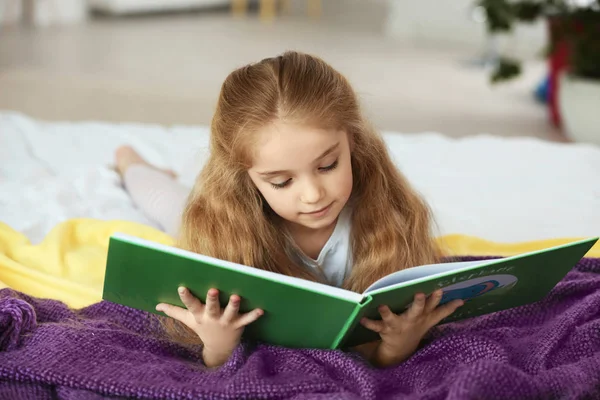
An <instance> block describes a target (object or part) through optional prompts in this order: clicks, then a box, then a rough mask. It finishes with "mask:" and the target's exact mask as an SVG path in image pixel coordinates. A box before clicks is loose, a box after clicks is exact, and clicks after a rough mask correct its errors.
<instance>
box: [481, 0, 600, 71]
mask: <svg viewBox="0 0 600 400" xmlns="http://www.w3.org/2000/svg"><path fill="white" fill-rule="evenodd" d="M572 3H573V2H572V1H568V0H512V1H511V0H477V1H476V4H477V5H478V6H481V7H482V8H483V9H484V10H485V15H486V27H487V30H488V32H489V33H490V34H500V33H509V32H511V31H512V30H513V28H514V26H515V25H516V24H520V23H525V24H530V23H533V22H535V21H536V20H538V19H540V18H547V19H548V20H549V21H550V23H552V24H554V25H553V30H552V32H553V35H552V37H551V38H550V40H549V43H548V48H547V53H551V52H552V50H553V48H554V46H555V45H556V43H558V42H563V43H566V44H567V47H568V48H569V60H570V61H569V70H570V72H571V73H572V74H574V75H577V76H582V77H586V78H591V79H600V0H590V1H589V2H588V4H587V5H586V6H576V5H573V4H572ZM520 73H521V62H520V61H519V60H518V59H515V58H511V57H506V56H502V57H500V58H499V61H498V64H497V65H496V68H495V69H494V71H493V72H492V76H491V80H492V82H500V81H506V80H509V79H512V78H514V77H516V76H518V75H519V74H520Z"/></svg>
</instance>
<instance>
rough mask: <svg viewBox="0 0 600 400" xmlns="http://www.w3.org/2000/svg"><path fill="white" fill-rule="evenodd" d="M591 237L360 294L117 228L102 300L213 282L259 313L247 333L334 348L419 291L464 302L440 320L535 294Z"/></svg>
mask: <svg viewBox="0 0 600 400" xmlns="http://www.w3.org/2000/svg"><path fill="white" fill-rule="evenodd" d="M597 240H598V238H591V239H586V240H580V241H576V242H572V243H568V244H565V245H561V246H556V247H552V248H548V249H544V250H539V251H535V252H530V253H526V254H521V255H517V256H513V257H506V258H501V259H493V260H479V261H471V262H456V263H443V264H434V265H426V266H419V267H414V268H409V269H405V270H402V271H398V272H396V273H394V274H391V275H389V276H387V277H384V278H382V279H380V280H379V281H377V282H375V283H374V284H373V285H371V287H370V288H368V289H367V290H366V291H365V292H364V293H362V294H361V293H355V292H351V291H348V290H344V289H340V288H336V287H333V286H329V285H324V284H320V283H315V282H310V281H307V280H304V279H298V278H294V277H289V276H285V275H281V274H277V273H273V272H269V271H263V270H260V269H257V268H252V267H249V266H243V265H239V264H235V263H231V262H227V261H223V260H218V259H215V258H211V257H207V256H203V255H200V254H196V253H192V252H188V251H185V250H181V249H178V248H174V247H170V246H165V245H162V244H158V243H155V242H151V241H147V240H143V239H140V238H136V237H132V236H128V235H124V234H114V235H112V236H111V238H110V243H109V249H108V257H107V264H106V273H105V278H104V288H103V296H102V297H103V299H104V300H107V301H111V302H115V303H119V304H122V305H125V306H129V307H132V308H136V309H140V310H144V311H148V312H152V313H157V314H160V315H162V314H161V313H158V312H156V311H155V307H156V305H157V304H158V303H169V304H174V305H177V306H180V307H182V306H183V304H182V303H181V301H180V299H179V296H178V294H177V288H178V287H179V286H185V287H187V288H189V289H190V290H191V292H192V293H193V294H194V295H195V296H196V297H198V298H199V299H200V300H201V301H203V302H204V301H205V300H206V293H207V292H208V290H209V289H210V288H212V287H214V288H217V289H219V292H220V301H221V304H222V305H223V306H225V305H226V304H227V301H228V299H229V296H230V295H232V294H237V295H239V296H240V297H241V298H242V302H241V305H240V310H241V312H247V311H250V310H252V309H254V308H261V309H263V310H264V312H265V313H264V315H263V316H262V317H261V318H259V319H258V320H257V321H255V322H254V323H252V324H250V325H249V326H248V327H246V329H245V331H244V336H245V337H246V338H249V339H254V340H260V341H263V342H267V343H271V344H275V345H280V346H286V347H294V348H323V349H335V348H340V347H350V346H355V345H358V344H362V343H366V342H368V341H372V340H376V339H377V338H378V335H377V334H376V333H374V332H371V331H369V330H367V329H365V328H364V327H362V325H360V324H359V321H360V318H362V317H363V316H366V317H369V318H374V319H377V318H379V314H378V312H377V307H378V306H379V305H381V304H387V305H388V306H389V307H390V308H391V309H392V311H394V312H396V313H400V312H402V311H403V310H405V309H406V308H407V307H408V306H409V305H410V303H411V302H412V300H413V297H414V295H415V294H416V293H418V292H422V293H425V294H430V293H432V292H433V291H435V290H437V289H443V291H444V296H443V298H442V302H447V301H451V300H453V299H463V300H466V303H465V305H464V306H462V307H461V308H459V309H458V310H457V311H456V312H455V314H453V315H452V316H450V317H449V318H447V319H446V320H444V321H442V323H446V322H451V321H457V320H460V319H465V318H470V317H475V316H478V315H482V314H487V313H491V312H495V311H499V310H503V309H507V308H512V307H517V306H520V305H524V304H528V303H532V302H535V301H538V300H541V299H542V298H543V297H544V296H546V295H547V294H548V292H549V291H550V290H551V289H552V288H553V287H554V286H555V285H556V284H557V283H558V282H559V281H560V280H561V279H562V278H563V277H564V276H565V275H566V274H567V273H568V272H569V270H571V269H572V268H573V266H575V264H576V263H577V262H578V261H579V260H580V259H581V258H582V257H583V256H584V255H585V254H586V253H587V252H588V250H589V249H590V248H591V247H592V246H593V245H594V243H596V241H597Z"/></svg>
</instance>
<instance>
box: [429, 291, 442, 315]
mask: <svg viewBox="0 0 600 400" xmlns="http://www.w3.org/2000/svg"><path fill="white" fill-rule="evenodd" d="M443 295H444V291H443V290H442V289H438V290H436V291H435V292H433V293H432V294H431V296H429V298H428V299H427V303H426V304H425V312H427V313H430V312H432V311H433V310H435V308H436V307H437V306H438V305H439V304H440V301H441V300H442V296H443Z"/></svg>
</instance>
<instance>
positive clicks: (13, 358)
mask: <svg viewBox="0 0 600 400" xmlns="http://www.w3.org/2000/svg"><path fill="white" fill-rule="evenodd" d="M383 134H384V136H385V139H386V141H387V143H388V146H389V149H390V151H391V153H392V155H393V157H394V159H395V160H396V162H397V163H398V165H399V167H400V168H401V169H402V171H403V172H404V173H405V174H406V176H407V177H408V179H409V180H410V181H411V182H412V183H413V185H414V186H415V187H416V188H417V190H418V191H419V192H421V194H422V195H423V196H424V197H425V198H426V199H427V201H428V202H429V204H430V206H431V208H432V210H433V212H434V215H435V216H436V221H437V225H436V235H437V236H438V237H440V238H446V239H448V243H450V244H451V246H452V248H453V249H454V250H455V254H457V255H459V256H461V257H463V258H465V259H470V258H472V257H484V256H503V255H507V254H512V253H515V252H519V251H525V250H529V249H532V248H535V247H536V246H538V247H542V246H546V245H548V244H552V243H560V242H564V241H566V240H571V239H576V238H582V237H590V236H598V234H599V232H600V207H599V206H600V180H599V179H598V172H599V171H600V148H598V147H596V146H593V145H587V144H572V143H571V144H564V143H551V142H545V141H541V140H539V139H533V138H501V137H494V136H489V135H485V134H481V135H478V136H473V137H465V138H460V139H453V138H449V137H446V136H444V135H442V134H440V133H436V132H421V133H412V134H408V133H400V132H383ZM121 144H131V145H133V146H135V147H136V148H137V149H138V150H139V151H140V152H141V153H142V155H143V156H145V157H146V158H147V159H148V160H149V161H151V162H152V163H154V164H156V165H158V166H160V167H168V168H170V169H173V170H174V171H175V172H177V173H178V174H179V179H180V180H181V181H182V182H183V183H184V184H186V185H191V184H192V182H193V180H194V178H195V175H196V173H197V171H198V170H199V169H200V168H201V166H202V164H203V162H204V160H205V159H206V154H207V145H208V128H207V127H204V126H171V127H165V126H158V125H144V124H133V123H131V124H114V123H113V124H109V123H103V122H78V123H74V122H46V121H40V120H36V119H34V118H31V117H28V116H26V115H23V114H20V113H16V112H1V113H0V159H1V160H2V162H1V163H0V398H14V399H18V398H28V399H29V398H102V397H103V396H113V397H132V398H172V399H179V398H211V397H215V398H216V397H219V398H296V399H305V398H344V399H346V398H348V399H350V398H373V399H375V398H389V397H396V398H399V397H402V398H419V399H425V398H427V399H438V398H440V399H441V398H457V399H459V398H460V399H464V398H540V397H541V398H548V397H552V396H555V397H560V398H593V397H595V396H597V395H598V393H597V392H595V390H597V388H598V387H600V372H597V371H600V340H598V334H597V332H598V329H600V278H599V276H600V275H598V273H599V272H600V259H599V258H598V257H600V251H599V249H598V247H595V248H594V250H593V251H591V252H590V253H589V254H588V255H587V257H586V258H585V259H584V260H582V261H581V262H580V263H579V264H578V266H577V267H576V268H575V269H574V270H573V271H572V272H571V273H570V274H569V275H568V276H567V277H566V278H565V280H563V281H562V282H561V283H560V284H559V286H557V288H556V289H555V291H553V292H552V293H551V295H550V296H549V297H548V298H547V299H546V300H544V301H543V302H541V303H539V304H534V305H529V306H525V307H521V308H519V309H513V310H507V311H503V312H499V313H496V314H494V315H490V316H485V317H481V318H478V319H476V320H475V321H471V322H470V323H468V324H466V323H457V324H450V325H447V326H444V327H440V328H439V329H435V330H433V331H432V333H431V334H430V336H429V337H428V339H427V341H426V342H425V344H424V346H423V347H422V349H420V350H419V352H417V353H416V354H415V356H413V357H412V358H411V359H410V360H409V361H408V362H406V363H404V364H403V365H401V366H399V367H396V368H391V369H387V370H375V369H372V368H370V367H369V366H367V365H365V364H364V363H362V362H361V361H360V360H359V359H358V358H357V357H356V356H355V355H354V354H352V353H343V352H330V351H322V350H310V349H303V350H292V349H282V348H276V347H271V346H268V345H258V347H247V346H246V345H244V346H241V347H240V349H239V351H237V352H236V354H235V355H234V357H232V359H231V360H230V361H229V362H228V364H227V365H226V366H225V367H224V368H222V369H220V370H218V371H206V370H204V369H202V367H201V362H200V361H199V360H198V359H197V357H196V356H195V354H196V353H195V352H194V349H190V348H187V347H181V346H176V345H173V344H171V343H168V342H167V341H165V340H164V338H161V337H159V336H157V335H156V334H157V332H158V331H159V327H158V326H156V325H153V324H152V323H149V322H148V319H147V318H146V316H144V315H143V314H142V313H138V312H136V311H133V310H130V309H126V308H124V307H119V306H117V305H114V304H108V303H105V302H102V301H100V300H101V298H100V291H101V282H102V273H103V270H102V268H103V263H104V262H105V251H106V246H107V240H108V237H109V236H110V234H111V233H112V232H114V231H117V230H118V231H122V232H126V233H130V234H135V235H138V236H140V237H145V238H150V239H152V240H156V241H159V242H163V243H172V238H170V237H168V236H167V235H166V234H164V233H163V232H160V230H159V229H158V227H157V226H156V225H154V224H153V222H152V221H150V220H148V218H147V217H146V216H145V215H144V214H143V213H141V212H140V211H139V210H138V209H136V207H135V205H134V204H133V203H132V202H131V200H130V199H129V197H128V196H127V194H126V193H125V191H124V190H123V188H122V187H121V184H120V181H119V179H118V176H117V174H116V172H115V171H114V169H113V165H112V164H113V154H114V151H115V149H116V148H117V146H119V145H121ZM542 273H543V272H542ZM3 287H4V288H3ZM2 288H3V289H2ZM196 350H197V349H196ZM92 361H93V362H92Z"/></svg>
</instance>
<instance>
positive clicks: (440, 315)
mask: <svg viewBox="0 0 600 400" xmlns="http://www.w3.org/2000/svg"><path fill="white" fill-rule="evenodd" d="M464 304H465V302H464V301H463V300H453V301H451V302H450V303H447V304H444V305H443V306H441V307H438V309H437V310H435V312H434V314H433V323H434V325H437V324H438V323H439V322H440V321H441V320H443V319H444V318H447V317H449V316H450V315H452V314H453V313H454V311H456V309H457V308H459V307H461V306H463V305H464Z"/></svg>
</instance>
